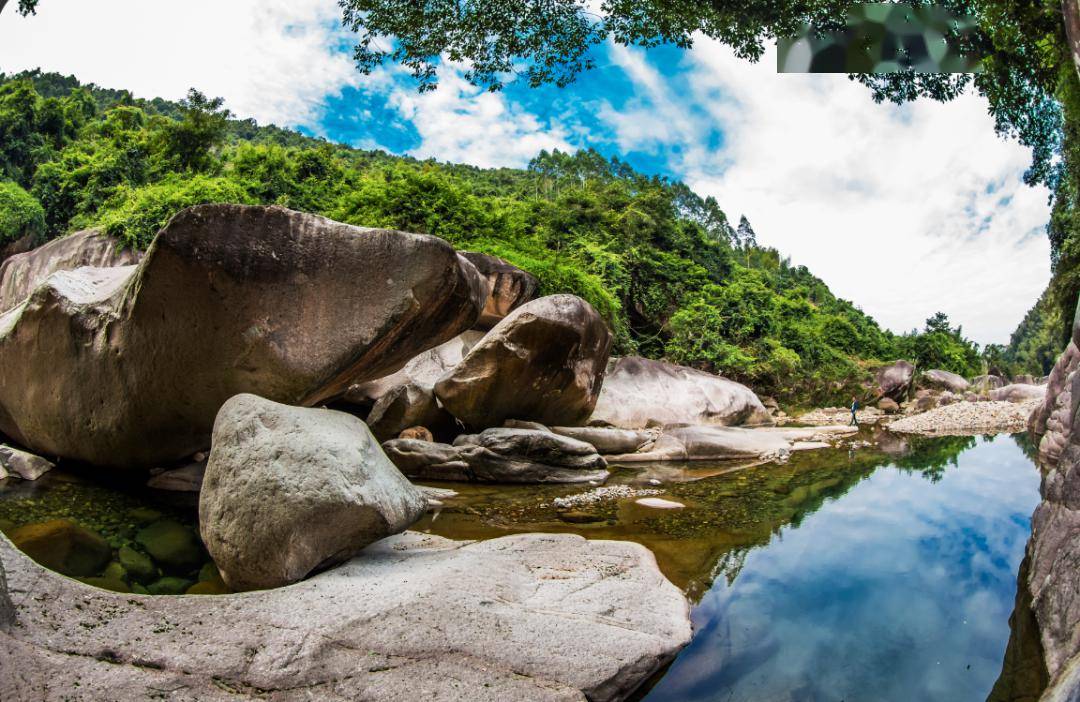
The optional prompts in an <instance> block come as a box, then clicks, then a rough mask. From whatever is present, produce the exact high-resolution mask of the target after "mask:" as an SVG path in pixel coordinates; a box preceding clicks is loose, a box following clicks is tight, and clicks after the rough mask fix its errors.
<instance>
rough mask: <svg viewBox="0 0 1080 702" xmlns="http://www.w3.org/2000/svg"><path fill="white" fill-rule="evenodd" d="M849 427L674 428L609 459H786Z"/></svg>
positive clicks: (850, 429)
mask: <svg viewBox="0 0 1080 702" xmlns="http://www.w3.org/2000/svg"><path fill="white" fill-rule="evenodd" d="M857 431H858V429H856V428H855V427H848V426H821V427H802V428H790V429H789V428H772V427H762V428H757V429H748V428H744V427H720V426H711V425H706V426H690V427H670V428H668V429H665V430H664V432H663V434H661V435H660V436H659V438H657V439H656V441H655V442H653V443H652V444H651V445H649V446H648V447H647V448H646V449H645V450H642V451H638V452H636V453H626V454H620V455H616V456H607V460H608V462H609V463H642V462H652V461H701V460H717V461H719V460H732V459H757V460H774V459H784V458H786V457H787V456H788V455H789V454H790V452H791V451H792V450H793V447H794V444H795V442H801V441H821V440H823V439H835V438H838V437H841V436H845V435H848V434H854V433H855V432H857Z"/></svg>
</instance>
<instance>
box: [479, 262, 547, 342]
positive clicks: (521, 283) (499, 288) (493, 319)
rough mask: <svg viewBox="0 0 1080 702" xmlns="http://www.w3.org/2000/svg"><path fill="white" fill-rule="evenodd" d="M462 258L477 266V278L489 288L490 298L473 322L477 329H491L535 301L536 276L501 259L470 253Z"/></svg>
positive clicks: (537, 284)
mask: <svg viewBox="0 0 1080 702" xmlns="http://www.w3.org/2000/svg"><path fill="white" fill-rule="evenodd" d="M461 255H462V256H464V257H465V258H467V259H468V260H469V262H470V263H472V264H473V265H474V266H476V269H477V270H478V271H480V275H483V276H485V277H486V278H487V279H488V283H490V285H491V296H490V297H488V299H487V304H486V305H484V311H483V313H481V315H480V319H478V320H477V321H476V327H477V328H478V329H491V328H492V327H493V326H495V325H496V324H498V323H499V322H501V321H502V319H503V318H504V317H506V315H508V314H510V313H511V312H513V311H514V310H516V309H517V308H518V307H521V306H522V305H524V304H525V303H526V302H529V301H530V300H534V299H536V295H537V293H538V292H540V281H539V279H537V277H536V276H534V275H533V274H532V273H526V272H525V271H523V270H521V269H520V268H518V267H517V266H514V265H512V264H510V263H509V262H507V261H504V260H503V259H501V258H497V257H495V256H488V255H486V254H482V253H474V252H472V251H463V252H462V253H461Z"/></svg>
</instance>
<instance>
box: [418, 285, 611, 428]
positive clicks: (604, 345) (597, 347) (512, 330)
mask: <svg viewBox="0 0 1080 702" xmlns="http://www.w3.org/2000/svg"><path fill="white" fill-rule="evenodd" d="M611 341H612V339H611V332H610V331H609V330H608V326H607V322H605V321H604V320H603V318H602V317H601V316H600V315H599V314H598V313H597V312H596V310H594V309H593V308H592V306H591V305H590V304H589V303H587V302H585V301H584V300H582V299H581V298H579V297H575V296H573V295H550V296H548V297H541V298H539V299H536V300H533V301H532V302H528V303H526V304H524V305H522V306H521V307H518V308H517V309H516V310H514V311H513V312H511V313H510V314H509V315H508V316H507V317H506V318H505V319H503V320H502V321H501V322H499V323H498V324H496V325H495V327H494V328H493V329H492V330H491V331H489V332H488V333H487V334H486V335H484V337H483V338H482V339H481V340H480V341H479V342H477V344H476V345H475V346H473V347H472V349H471V350H470V351H469V352H468V354H466V356H465V357H464V358H463V359H462V360H461V362H460V363H458V364H457V366H455V367H454V368H453V369H452V370H450V371H449V372H447V373H446V374H445V375H443V376H442V377H441V378H440V379H439V381H438V382H437V383H436V384H435V396H436V397H437V398H438V399H439V401H440V403H441V404H442V405H443V407H445V408H446V410H447V411H448V412H450V414H452V415H453V416H454V417H456V418H457V419H459V420H461V421H462V422H463V423H465V424H466V425H468V426H470V427H473V428H477V429H482V428H486V427H497V426H499V425H501V424H502V423H503V422H505V421H506V420H507V419H523V420H530V421H536V422H540V423H543V424H548V425H551V424H558V425H576V424H580V423H584V421H585V420H586V419H587V418H588V416H589V415H590V414H591V413H592V411H593V407H594V406H595V405H596V398H597V395H598V394H599V392H600V386H601V383H602V382H603V380H604V369H605V367H606V364H607V361H608V354H609V352H610V350H611Z"/></svg>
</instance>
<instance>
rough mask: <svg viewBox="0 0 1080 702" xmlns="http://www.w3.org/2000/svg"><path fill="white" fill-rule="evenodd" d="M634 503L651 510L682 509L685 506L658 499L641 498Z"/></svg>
mask: <svg viewBox="0 0 1080 702" xmlns="http://www.w3.org/2000/svg"><path fill="white" fill-rule="evenodd" d="M634 501H635V502H636V503H637V504H639V505H641V506H642V507H651V508H653V509H682V508H683V507H685V506H686V505H684V504H683V503H681V502H673V501H671V500H665V499H662V498H659V497H643V498H641V499H640V500H634Z"/></svg>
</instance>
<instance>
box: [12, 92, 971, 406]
mask: <svg viewBox="0 0 1080 702" xmlns="http://www.w3.org/2000/svg"><path fill="white" fill-rule="evenodd" d="M205 202H238V203H250V204H255V203H277V204H281V205H284V206H287V207H290V208H294V209H298V210H304V211H310V212H316V213H319V214H322V215H325V216H327V217H330V218H333V219H336V220H340V221H343V222H349V223H352V224H357V225H363V226H373V227H391V228H397V229H403V230H408V231H416V232H424V233H429V234H434V235H437V236H440V237H442V238H444V239H446V240H448V241H450V242H451V243H453V244H454V245H455V246H457V247H459V248H462V249H469V250H476V251H481V252H484V253H490V254H495V255H498V256H501V257H503V258H505V259H507V260H509V261H510V262H512V263H514V264H516V265H518V266H520V267H522V268H524V269H526V270H528V271H530V272H532V273H533V274H535V275H536V276H537V277H538V278H539V279H540V281H541V283H542V291H543V292H544V293H545V294H547V293H554V292H573V293H576V294H578V295H580V296H582V297H584V298H585V299H587V300H589V301H590V302H591V303H592V304H593V305H594V306H595V307H596V308H597V309H598V310H599V311H600V312H601V313H602V314H603V315H604V316H605V317H606V318H607V319H608V320H609V321H610V323H611V325H612V327H613V328H614V330H615V332H616V336H617V351H618V352H619V353H639V354H642V355H645V356H650V357H656V358H659V357H666V358H668V359H670V360H673V361H676V362H679V363H684V364H688V365H693V366H696V367H700V368H704V369H707V370H711V371H715V372H720V373H723V374H724V375H727V376H730V377H734V378H736V379H739V380H742V381H744V382H747V383H749V384H751V385H752V386H753V387H754V388H755V389H757V390H758V391H759V392H761V393H762V394H775V395H778V396H779V397H780V398H781V399H783V400H786V401H788V402H795V403H810V402H835V401H839V400H840V399H841V398H842V397H843V396H844V395H845V394H847V393H850V392H852V391H854V390H855V388H856V387H857V384H858V382H859V381H860V380H861V379H862V378H864V377H865V375H866V373H867V370H868V369H871V368H872V367H873V366H874V365H875V364H876V363H878V362H880V361H887V360H893V359H895V358H908V359H910V360H912V361H915V362H916V363H917V364H918V365H920V366H921V367H924V368H930V367H933V368H944V369H948V370H953V371H955V372H958V373H961V374H965V375H973V374H976V373H979V372H982V370H983V366H984V364H983V362H982V359H981V358H980V355H979V352H978V349H977V348H976V346H975V345H974V344H972V343H971V342H969V341H967V340H965V339H964V337H963V335H962V333H961V330H960V329H959V328H952V327H951V325H950V324H949V321H948V320H947V319H946V318H945V317H944V315H940V314H938V315H934V316H932V317H931V318H930V319H928V320H927V326H926V328H925V329H924V330H922V331H921V332H918V333H916V332H914V331H913V332H911V333H909V334H906V335H894V334H892V333H891V332H889V331H886V330H882V329H881V328H880V327H879V326H878V324H877V323H876V322H875V321H874V320H873V319H871V318H870V317H869V316H867V315H866V314H863V313H862V312H861V311H860V310H859V309H858V308H857V307H856V306H854V305H853V304H852V303H850V302H848V301H846V300H841V299H839V298H837V297H836V296H834V295H833V294H832V293H831V292H830V291H829V289H828V287H827V286H826V285H825V284H824V283H823V282H822V281H821V280H819V279H818V278H816V277H814V276H813V275H812V274H811V273H810V271H808V270H807V269H806V268H805V267H802V266H792V265H791V264H790V262H789V261H788V260H787V259H785V258H784V257H783V256H782V255H781V254H780V252H778V251H776V250H774V249H770V248H765V247H761V246H759V245H758V244H757V243H756V237H755V235H754V232H753V228H752V226H751V225H750V223H749V222H746V221H745V220H743V221H741V222H740V223H739V225H738V226H733V225H732V223H731V222H729V220H728V218H727V216H726V215H725V213H724V212H723V211H722V209H721V206H720V204H719V203H717V202H716V201H715V200H714V199H712V198H701V197H699V196H698V195H696V194H695V193H693V192H692V191H690V189H689V188H687V187H686V186H685V185H683V184H682V183H677V182H672V181H669V180H666V179H663V178H657V177H649V176H645V175H642V174H639V173H636V172H635V171H634V170H633V169H631V168H630V167H629V166H627V165H626V164H624V163H621V162H619V161H618V160H614V159H606V158H604V157H603V156H601V155H600V154H598V153H596V152H593V151H583V152H579V153H577V154H573V155H570V154H563V153H559V152H555V153H546V152H544V153H541V154H539V155H537V157H536V158H535V159H534V160H533V161H532V163H530V165H529V167H528V168H527V169H506V168H503V169H480V168H475V167H471V166H466V165H454V164H444V163H437V162H434V161H418V160H415V159H412V158H406V157H398V156H391V155H389V154H386V153H384V152H380V151H361V150H356V149H352V148H349V147H346V146H342V145H338V144H331V143H328V142H326V141H323V140H319V139H313V138H309V137H306V136H304V135H302V134H299V133H297V132H294V131H289V130H283V129H279V128H277V127H273V126H270V127H264V126H258V125H256V124H255V123H254V122H253V121H251V120H236V119H232V118H231V116H230V115H229V114H228V112H227V111H226V110H224V109H223V106H222V104H221V101H220V100H212V99H208V98H206V97H204V96H203V95H201V94H199V93H197V92H195V91H192V92H191V93H190V94H189V96H188V98H187V99H186V100H184V101H182V102H180V103H173V102H168V101H164V100H160V99H155V100H152V101H147V100H139V99H133V98H132V96H131V95H130V94H129V93H127V92H125V91H116V90H107V89H102V88H98V87H96V86H92V85H90V86H81V85H79V84H78V82H77V81H76V80H75V79H74V78H71V77H64V76H60V75H57V74H43V73H37V72H33V73H27V74H21V75H17V76H3V75H2V74H0V246H3V245H4V244H6V243H9V242H13V241H16V240H19V239H20V238H23V237H26V236H32V237H33V238H34V239H35V240H37V241H44V240H47V239H49V238H53V237H57V236H62V235H64V234H65V233H68V232H71V231H75V230H78V229H83V228H89V227H100V228H103V229H105V230H107V231H108V232H110V233H112V234H115V235H116V236H118V237H121V238H122V239H123V240H124V241H125V242H127V243H128V244H129V245H130V246H133V247H145V246H147V245H148V244H149V242H150V241H151V239H152V238H153V236H154V234H155V232H156V231H157V230H158V228H160V227H161V226H162V225H163V224H164V223H165V222H166V221H167V220H168V219H169V218H170V217H171V216H172V215H173V214H175V213H176V212H177V211H179V210H180V209H182V208H184V207H186V206H189V205H193V204H198V203H205ZM927 312H928V313H929V312H931V310H928V311H927Z"/></svg>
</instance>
